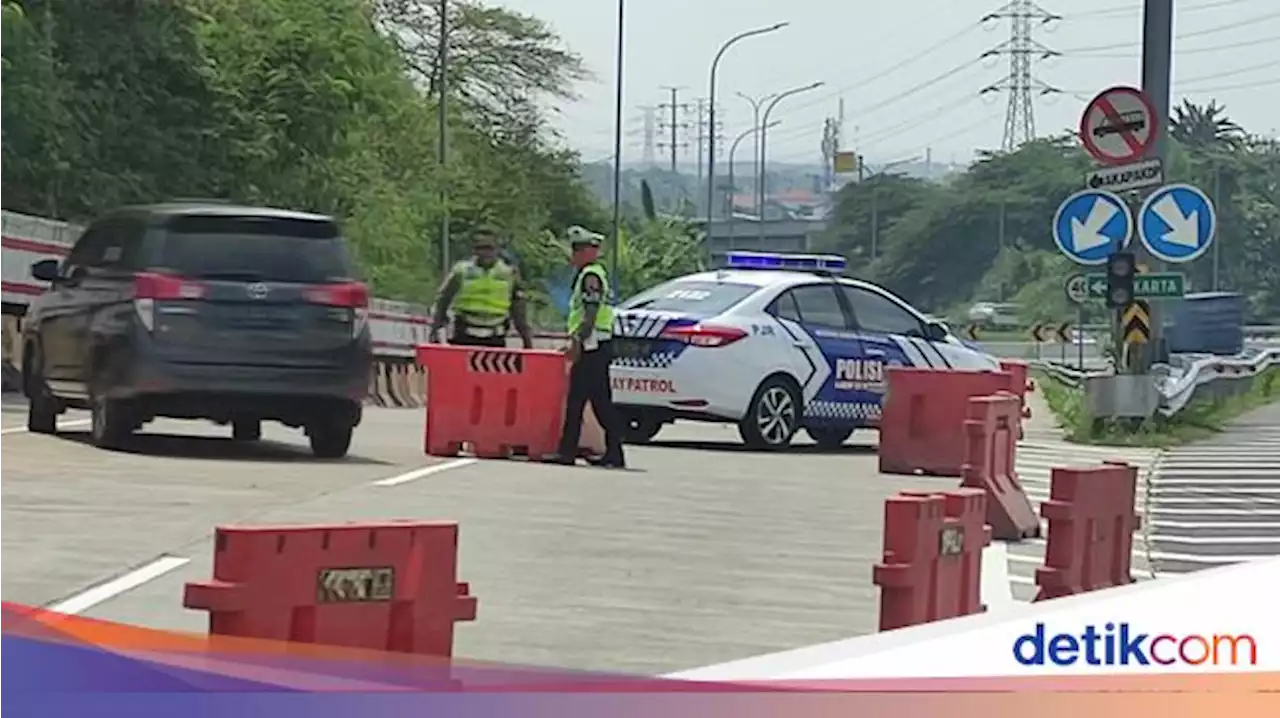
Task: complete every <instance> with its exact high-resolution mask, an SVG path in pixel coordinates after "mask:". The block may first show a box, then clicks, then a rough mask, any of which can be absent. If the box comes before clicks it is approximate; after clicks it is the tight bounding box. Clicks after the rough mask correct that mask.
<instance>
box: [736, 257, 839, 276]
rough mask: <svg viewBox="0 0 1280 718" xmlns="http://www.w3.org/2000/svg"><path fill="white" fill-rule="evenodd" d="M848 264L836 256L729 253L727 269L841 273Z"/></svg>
mask: <svg viewBox="0 0 1280 718" xmlns="http://www.w3.org/2000/svg"><path fill="white" fill-rule="evenodd" d="M848 266H849V263H848V262H847V261H845V258H844V257H841V256H839V255H836V254H785V253H780V252H729V253H728V254H726V255H725V267H726V268H728V269H774V270H791V271H800V272H833V273H838V272H843V271H844V270H845V268H846V267H848Z"/></svg>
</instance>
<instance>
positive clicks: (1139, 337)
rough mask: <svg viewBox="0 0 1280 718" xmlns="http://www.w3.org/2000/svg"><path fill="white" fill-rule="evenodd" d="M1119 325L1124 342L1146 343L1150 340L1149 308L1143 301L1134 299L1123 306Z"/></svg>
mask: <svg viewBox="0 0 1280 718" xmlns="http://www.w3.org/2000/svg"><path fill="white" fill-rule="evenodd" d="M1120 326H1121V328H1122V330H1123V334H1124V343H1125V344H1146V343H1147V342H1149V341H1151V308H1150V307H1149V306H1148V305H1147V303H1146V302H1144V301H1141V300H1139V301H1136V302H1134V303H1133V304H1130V305H1129V306H1127V307H1125V308H1124V312H1123V313H1122V314H1121V316H1120Z"/></svg>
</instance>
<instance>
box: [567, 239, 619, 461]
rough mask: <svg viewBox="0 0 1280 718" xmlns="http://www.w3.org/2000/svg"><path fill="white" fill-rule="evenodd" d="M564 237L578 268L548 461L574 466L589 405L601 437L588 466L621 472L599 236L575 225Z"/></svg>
mask: <svg viewBox="0 0 1280 718" xmlns="http://www.w3.org/2000/svg"><path fill="white" fill-rule="evenodd" d="M567 234H568V238H569V244H570V246H571V247H572V248H573V257H572V262H573V265H574V266H575V267H577V268H578V273H577V276H576V277H575V278H574V281H573V291H572V294H571V295H570V297H569V321H568V325H569V326H568V332H569V345H568V346H567V347H565V353H566V354H568V355H569V358H570V360H571V361H572V362H573V368H572V369H571V370H570V373H569V399H568V402H566V406H565V413H564V425H563V427H562V428H561V432H560V448H559V451H557V452H556V454H555V455H553V456H552V457H550V459H549V460H550V461H551V462H553V463H557V464H565V465H571V464H574V463H575V462H576V460H577V454H578V442H579V439H580V438H581V434H582V413H583V411H584V410H585V409H586V405H587V402H588V401H590V402H591V407H592V408H593V409H594V410H595V413H596V418H597V419H599V420H600V426H601V428H602V429H604V437H605V452H604V456H602V457H600V459H599V460H591V463H592V464H594V465H596V466H601V467H606V468H611V469H625V468H626V466H627V463H626V458H625V457H624V456H623V452H622V433H621V431H620V428H621V424H620V422H619V418H618V410H617V408H616V407H615V406H614V404H613V386H612V385H611V384H610V381H609V364H610V363H611V361H612V360H613V348H612V342H611V340H612V338H613V307H612V306H611V304H610V296H611V295H610V290H609V275H608V273H607V272H605V268H604V265H602V264H601V263H600V261H599V255H600V240H601V239H603V237H602V236H601V235H599V234H596V233H595V232H591V231H588V230H586V229H584V228H582V227H578V226H573V227H570V228H569V230H568V233H567Z"/></svg>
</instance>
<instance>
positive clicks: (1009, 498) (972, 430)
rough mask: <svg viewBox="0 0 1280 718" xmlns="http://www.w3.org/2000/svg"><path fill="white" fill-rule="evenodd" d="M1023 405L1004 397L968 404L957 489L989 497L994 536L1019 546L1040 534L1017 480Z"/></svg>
mask: <svg viewBox="0 0 1280 718" xmlns="http://www.w3.org/2000/svg"><path fill="white" fill-rule="evenodd" d="M1021 411H1022V401H1021V400H1020V399H1018V397H1016V396H1014V395H1013V394H1010V393H1008V392H999V393H997V394H996V395H995V396H975V397H973V398H971V399H969V407H968V415H967V416H966V418H965V421H964V436H965V439H966V444H965V458H964V466H962V467H961V473H960V475H961V480H960V485H961V486H965V487H968V488H971V489H983V490H984V491H986V492H987V523H988V524H990V525H991V532H992V535H993V536H995V537H996V538H998V539H1003V540H1006V541H1018V540H1021V539H1024V538H1030V537H1032V536H1039V535H1040V518H1039V517H1038V516H1036V510H1035V508H1034V507H1033V506H1032V505H1031V500H1030V499H1028V498H1027V494H1026V492H1025V491H1024V490H1023V488H1022V484H1021V483H1020V482H1019V481H1018V474H1017V469H1016V468H1015V466H1016V461H1017V456H1018V437H1019V436H1020V427H1021V420H1020V417H1021Z"/></svg>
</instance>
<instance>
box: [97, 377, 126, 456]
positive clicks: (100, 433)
mask: <svg viewBox="0 0 1280 718" xmlns="http://www.w3.org/2000/svg"><path fill="white" fill-rule="evenodd" d="M136 426H137V424H136V422H135V421H134V419H133V416H132V415H131V414H130V411H129V405H128V404H126V403H125V402H123V401H120V400H119V399H109V398H107V397H106V396H104V395H103V394H102V393H101V392H100V391H98V390H95V391H93V392H91V393H90V397H89V437H90V438H91V439H92V440H93V445H94V446H96V447H98V448H100V449H119V448H123V447H124V446H125V445H126V444H128V443H129V440H130V439H132V438H133V431H134V428H135V427H136Z"/></svg>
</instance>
